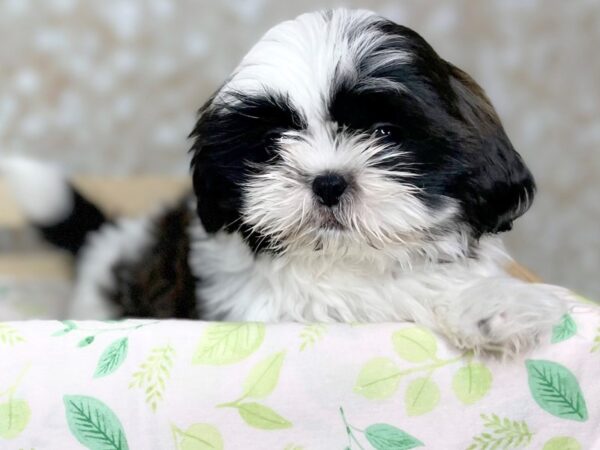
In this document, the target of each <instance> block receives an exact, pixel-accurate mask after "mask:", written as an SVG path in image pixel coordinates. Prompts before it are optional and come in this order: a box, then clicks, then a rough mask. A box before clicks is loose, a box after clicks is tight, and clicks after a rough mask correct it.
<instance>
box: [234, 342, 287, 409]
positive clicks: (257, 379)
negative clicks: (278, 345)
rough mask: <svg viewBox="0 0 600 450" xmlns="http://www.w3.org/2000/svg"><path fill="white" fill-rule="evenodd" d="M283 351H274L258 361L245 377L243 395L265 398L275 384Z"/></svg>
mask: <svg viewBox="0 0 600 450" xmlns="http://www.w3.org/2000/svg"><path fill="white" fill-rule="evenodd" d="M284 358H285V352H280V353H276V354H274V355H272V356H270V357H268V358H267V359H265V360H264V361H262V362H260V363H258V364H257V365H256V366H255V367H254V368H253V369H252V370H251V371H250V374H249V375H248V378H246V381H245V383H244V397H253V398H265V397H266V396H267V395H269V394H270V393H271V392H273V389H275V387H276V386H277V381H278V380H279V372H281V366H282V365H283V359H284Z"/></svg>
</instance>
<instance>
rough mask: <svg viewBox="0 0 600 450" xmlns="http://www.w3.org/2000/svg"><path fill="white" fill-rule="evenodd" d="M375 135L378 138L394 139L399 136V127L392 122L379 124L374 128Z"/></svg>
mask: <svg viewBox="0 0 600 450" xmlns="http://www.w3.org/2000/svg"><path fill="white" fill-rule="evenodd" d="M372 130H373V131H372V133H373V136H375V137H377V138H384V139H386V138H387V139H393V138H398V137H399V134H400V133H399V128H398V127H396V126H394V125H390V124H377V125H375V126H373V128H372Z"/></svg>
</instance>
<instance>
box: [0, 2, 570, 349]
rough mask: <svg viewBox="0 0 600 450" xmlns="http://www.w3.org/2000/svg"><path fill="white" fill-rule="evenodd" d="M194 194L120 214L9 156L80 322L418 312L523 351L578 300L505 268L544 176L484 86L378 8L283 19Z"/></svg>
mask: <svg viewBox="0 0 600 450" xmlns="http://www.w3.org/2000/svg"><path fill="white" fill-rule="evenodd" d="M191 137H192V138H193V145H192V150H191V153H192V157H193V161H192V174H193V188H194V195H190V196H189V198H186V199H183V200H182V201H181V202H180V203H179V204H178V205H176V206H174V207H170V208H167V209H164V210H162V211H161V212H160V213H157V214H153V215H151V216H149V217H144V218H140V219H135V220H133V219H117V220H111V219H108V218H107V217H106V216H105V215H104V214H103V213H102V212H101V211H100V210H99V209H98V208H97V207H96V206H94V205H92V204H91V203H90V202H89V201H88V200H86V199H85V198H83V197H82V195H81V194H79V193H78V192H76V191H75V190H74V189H73V188H72V187H71V185H70V184H69V183H68V182H67V181H66V178H65V177H64V175H63V174H61V173H60V172H59V171H57V170H55V169H52V168H50V167H48V166H45V165H41V164H39V163H36V162H32V161H26V160H19V159H12V160H5V162H4V172H5V175H6V176H7V179H8V180H9V183H10V184H11V185H12V186H13V188H14V192H15V194H16V197H17V198H18V200H19V201H20V203H21V205H22V207H23V209H24V211H25V213H26V214H27V215H28V217H29V219H30V220H31V221H32V223H33V224H35V225H36V226H37V227H38V228H39V230H40V231H41V232H42V233H43V235H44V236H45V238H46V239H47V240H48V241H50V242H52V243H54V244H56V245H58V246H60V247H63V248H65V249H67V250H69V251H70V252H72V253H73V254H75V255H76V256H77V282H76V286H75V299H74V306H73V308H74V310H73V311H72V316H73V317H75V318H90V319H92V318H93V319H101V318H102V319H105V318H113V317H118V316H137V317H150V316H152V317H184V318H199V319H206V320H227V321H267V322H280V321H300V322H313V321H314V322H384V321H414V322H416V323H418V324H422V325H424V326H427V327H431V328H433V329H435V330H438V331H440V332H442V333H444V334H445V335H446V336H447V337H448V338H449V339H450V340H451V341H452V342H453V343H454V344H455V345H456V346H458V347H461V348H471V349H475V350H483V351H500V352H503V353H515V352H518V351H519V350H521V349H523V348H527V347H530V346H531V345H532V344H533V343H535V341H536V340H537V339H538V337H539V336H541V335H543V334H544V333H546V332H547V331H548V330H549V329H550V328H551V327H552V326H553V325H554V324H555V323H556V322H557V321H558V320H559V318H560V317H561V315H562V314H564V312H565V307H566V306H565V305H566V303H565V301H564V300H563V299H562V296H563V292H562V291H561V290H560V289H559V288H555V287H551V286H546V285H540V284H527V283H525V282H522V281H519V280H516V279H514V278H511V277H510V276H509V275H508V274H507V273H506V271H505V270H506V266H507V265H508V264H509V263H510V262H511V259H510V257H509V256H507V255H506V253H505V251H504V248H503V246H502V244H501V241H500V239H499V237H498V234H499V233H501V232H504V231H507V230H509V229H510V228H511V226H512V223H513V221H514V220H515V219H516V218H518V217H519V216H521V215H522V214H523V213H524V212H525V211H527V209H528V208H529V206H530V205H531V202H532V200H533V197H534V193H535V184H534V180H533V177H532V175H531V173H530V172H529V170H528V169H527V167H526V166H525V164H524V162H523V160H522V159H521V157H520V156H519V155H518V154H517V152H516V151H515V150H514V148H513V146H512V145H511V142H510V141H509V139H508V137H507V136H506V133H505V131H504V129H503V127H502V124H501V123H500V120H499V119H498V116H497V114H496V112H495V110H494V108H493V106H492V105H491V104H490V101H489V100H488V98H487V97H486V95H485V93H484V92H483V90H482V89H481V88H480V87H479V86H478V85H477V84H476V83H475V81H473V79H472V78H471V77H469V75H467V74H466V73H465V72H463V71H462V70H460V69H458V68H457V67H455V66H453V65H452V64H450V63H448V62H447V61H445V60H443V59H442V58H440V57H439V56H438V55H437V54H436V52H435V51H434V50H433V49H432V48H431V47H430V46H429V44H428V43H427V42H426V41H425V40H424V39H423V38H422V37H421V36H419V35H418V34H417V33H415V32H414V31H412V30H410V29H408V28H406V27H403V26H401V25H397V24H395V23H393V22H391V21H389V20H386V19H384V18H382V17H380V16H377V15H375V14H373V13H371V12H367V11H348V10H333V11H325V12H317V13H310V14H304V15H302V16H300V17H298V18H297V19H295V20H291V21H287V22H284V23H282V24H280V25H277V26H276V27H274V28H273V29H271V30H270V31H268V32H267V34H266V35H265V36H264V37H263V38H262V39H261V40H260V41H259V42H258V43H257V44H256V45H255V46H254V47H253V48H252V49H251V50H250V52H249V53H248V54H247V55H246V56H245V57H244V59H243V60H242V62H241V63H240V65H239V66H238V67H237V68H236V69H235V71H234V72H233V73H232V74H231V75H230V76H229V78H228V79H227V80H226V81H225V83H224V84H223V85H222V87H221V88H220V89H218V91H217V92H216V93H215V94H214V95H213V96H212V98H210V99H209V100H208V102H207V103H206V104H205V105H204V106H203V107H202V108H201V109H200V112H199V119H198V122H197V124H196V126H195V128H194V130H193V132H192V134H191Z"/></svg>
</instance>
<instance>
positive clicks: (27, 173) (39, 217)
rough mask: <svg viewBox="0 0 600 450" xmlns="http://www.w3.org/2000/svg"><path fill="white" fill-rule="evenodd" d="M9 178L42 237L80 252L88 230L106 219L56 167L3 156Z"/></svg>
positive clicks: (1, 172) (1, 168)
mask: <svg viewBox="0 0 600 450" xmlns="http://www.w3.org/2000/svg"><path fill="white" fill-rule="evenodd" d="M0 176H2V178H4V179H5V180H6V184H7V186H8V189H9V191H10V192H11V193H12V195H13V196H14V198H15V200H16V202H17V204H18V205H19V206H20V209H21V210H22V212H23V214H24V215H25V217H26V218H27V220H28V221H29V222H31V224H32V225H33V226H34V227H35V228H37V229H38V230H39V231H40V233H41V234H42V235H43V237H44V238H45V239H46V240H47V241H48V242H50V243H51V244H54V245H55V246H57V247H60V248H62V249H65V250H67V251H69V252H70V253H72V254H73V255H77V253H78V252H79V250H80V249H81V248H82V247H83V245H84V244H85V241H86V238H87V236H88V234H89V233H91V232H94V231H96V230H98V229H99V228H100V227H101V226H102V225H103V224H104V223H106V222H107V218H106V216H105V215H104V213H103V212H102V211H101V210H100V209H99V208H98V207H96V206H95V205H93V204H92V203H91V202H90V201H89V200H87V199H86V198H85V197H83V196H82V195H81V194H80V193H79V192H77V190H76V189H75V188H74V187H73V185H72V184H71V183H70V182H69V180H68V179H67V177H66V175H65V174H64V173H63V172H62V171H61V170H60V169H59V168H58V167H56V166H53V165H51V164H46V163H43V162H39V161H36V160H32V159H28V158H23V157H5V158H2V157H0Z"/></svg>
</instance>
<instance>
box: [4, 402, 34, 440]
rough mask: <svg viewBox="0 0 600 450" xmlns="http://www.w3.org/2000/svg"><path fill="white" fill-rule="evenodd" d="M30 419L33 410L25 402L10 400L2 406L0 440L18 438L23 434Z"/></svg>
mask: <svg viewBox="0 0 600 450" xmlns="http://www.w3.org/2000/svg"><path fill="white" fill-rule="evenodd" d="M30 417H31V410H30V409H29V404H28V403H27V402H26V401H25V400H14V399H10V400H9V401H8V402H6V403H2V404H0V438H2V439H14V438H16V437H17V436H18V435H19V434H21V433H22V432H23V430H24V429H25V427H26V426H27V424H28V423H29V418H30Z"/></svg>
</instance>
